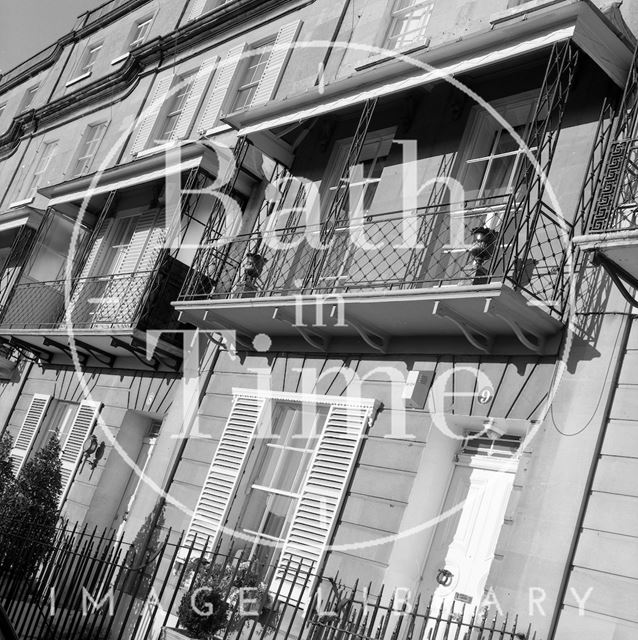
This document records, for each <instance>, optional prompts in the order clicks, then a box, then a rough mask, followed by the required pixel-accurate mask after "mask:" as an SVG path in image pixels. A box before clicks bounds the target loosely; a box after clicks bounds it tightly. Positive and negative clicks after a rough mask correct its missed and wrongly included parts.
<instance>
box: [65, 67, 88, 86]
mask: <svg viewBox="0 0 638 640" xmlns="http://www.w3.org/2000/svg"><path fill="white" fill-rule="evenodd" d="M89 77H91V72H90V71H87V72H86V73H83V74H82V75H81V76H76V77H75V78H71V80H69V81H68V82H67V83H66V84H65V85H64V86H65V87H70V86H71V85H73V84H76V83H77V82H80V81H82V80H86V79H87V78H89Z"/></svg>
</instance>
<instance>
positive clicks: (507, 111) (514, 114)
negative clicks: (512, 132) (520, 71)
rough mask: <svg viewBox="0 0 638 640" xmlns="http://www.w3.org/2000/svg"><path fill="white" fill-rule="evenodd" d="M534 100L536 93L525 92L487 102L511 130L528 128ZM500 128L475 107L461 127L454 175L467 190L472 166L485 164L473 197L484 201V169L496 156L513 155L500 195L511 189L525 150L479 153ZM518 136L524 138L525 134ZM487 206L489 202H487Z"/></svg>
mask: <svg viewBox="0 0 638 640" xmlns="http://www.w3.org/2000/svg"><path fill="white" fill-rule="evenodd" d="M537 100H538V91H537V90H533V91H528V92H525V93H522V94H519V95H516V96H508V97H507V98H503V99H500V100H495V101H493V102H492V103H491V106H492V107H493V108H494V109H495V110H496V111H498V113H500V114H501V116H502V117H503V118H504V119H505V120H506V121H507V122H508V123H509V124H510V125H511V126H512V127H514V128H516V127H519V126H522V125H526V126H528V127H529V126H531V118H532V117H533V115H534V108H535V105H536V101H537ZM502 130H503V127H502V126H501V124H500V122H497V121H496V120H495V118H494V117H493V116H492V115H491V114H489V113H488V112H487V111H486V110H485V109H484V108H483V107H480V106H477V107H475V108H473V110H472V113H471V114H470V117H469V118H468V122H467V125H466V128H465V133H464V135H463V139H462V141H461V147H460V148H461V150H462V153H461V154H459V164H458V165H457V171H456V175H457V176H458V179H459V181H460V183H461V184H463V185H464V186H465V187H466V188H467V178H468V176H469V173H470V171H471V170H472V165H476V164H477V163H479V162H487V163H488V166H487V167H486V170H485V171H484V172H483V177H482V178H481V185H480V187H479V189H478V192H477V193H476V198H470V200H473V199H477V200H478V199H481V198H485V197H486V196H485V194H484V189H485V185H486V179H487V169H488V168H489V166H490V165H491V163H492V161H493V160H494V159H497V158H499V157H505V156H506V155H507V156H516V159H515V162H514V166H513V167H512V170H511V171H510V175H509V180H508V184H507V185H505V186H504V194H506V193H507V192H508V189H511V188H512V186H513V180H515V178H516V174H517V171H518V166H519V164H520V161H521V158H522V157H523V155H524V153H525V151H524V149H522V148H520V147H519V148H517V149H516V150H515V151H513V152H508V153H506V154H502V155H494V154H490V153H489V152H488V153H487V154H486V153H485V152H484V151H481V147H483V148H485V145H486V140H488V139H490V140H491V142H489V143H487V144H488V146H489V148H491V149H493V146H494V139H493V137H494V136H495V135H497V134H498V132H499V131H502ZM521 137H523V138H525V134H523V135H522V136H521ZM488 204H489V203H488ZM499 222H500V221H498V220H497V221H495V223H494V224H493V225H492V228H496V227H497V226H498V223H499Z"/></svg>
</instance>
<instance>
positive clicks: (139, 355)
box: [111, 337, 161, 371]
mask: <svg viewBox="0 0 638 640" xmlns="http://www.w3.org/2000/svg"><path fill="white" fill-rule="evenodd" d="M111 346H113V347H120V348H122V349H126V351H128V352H129V353H130V354H131V355H133V357H134V358H135V359H136V360H138V361H139V362H141V363H142V364H143V365H144V366H145V367H151V368H152V369H154V370H155V371H157V370H158V369H159V367H160V364H161V363H160V360H159V358H157V356H155V355H153V357H152V358H151V359H150V360H148V359H147V358H146V348H145V347H143V346H142V347H141V346H139V345H135V344H133V343H131V344H129V343H128V342H125V341H124V340H120V339H119V338H113V337H111Z"/></svg>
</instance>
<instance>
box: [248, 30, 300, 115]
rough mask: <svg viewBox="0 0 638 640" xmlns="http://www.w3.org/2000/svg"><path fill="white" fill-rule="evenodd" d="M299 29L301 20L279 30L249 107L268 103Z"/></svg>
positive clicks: (275, 88)
mask: <svg viewBox="0 0 638 640" xmlns="http://www.w3.org/2000/svg"><path fill="white" fill-rule="evenodd" d="M300 29H301V20H296V21H295V22H291V23H290V24H287V25H285V26H283V27H282V28H281V29H279V33H278V34H277V38H276V40H275V44H274V45H273V49H272V52H271V54H270V57H269V58H268V62H267V63H266V67H265V69H264V72H263V74H262V76H261V79H260V80H259V84H258V85H257V89H256V90H255V95H254V96H253V99H252V102H251V103H250V106H251V107H255V106H257V105H260V104H264V103H265V102H268V100H270V99H271V98H272V97H273V94H274V93H275V91H276V90H277V87H278V85H279V80H280V79H281V73H282V71H283V69H284V67H285V66H286V63H287V62H288V58H289V57H290V54H291V52H292V47H291V45H292V43H293V42H294V41H295V40H296V39H297V36H298V35H299V30H300Z"/></svg>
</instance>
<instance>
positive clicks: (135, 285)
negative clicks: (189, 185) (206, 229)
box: [95, 211, 166, 326]
mask: <svg viewBox="0 0 638 640" xmlns="http://www.w3.org/2000/svg"><path fill="white" fill-rule="evenodd" d="M161 220H162V218H161V216H160V215H158V213H157V212H156V211H149V212H147V213H143V214H142V215H140V216H138V217H137V219H136V221H135V229H134V231H133V234H132V236H131V240H130V242H129V244H128V247H127V248H126V251H125V252H124V255H123V257H122V259H121V260H120V262H119V264H117V265H116V266H115V270H114V274H113V275H115V276H120V277H115V278H114V279H113V281H112V282H111V283H109V285H108V286H107V287H106V290H105V292H104V301H103V302H102V303H101V304H100V305H99V307H98V308H97V309H96V312H95V319H96V322H97V323H104V324H108V325H114V324H116V325H122V326H127V325H129V324H130V323H132V322H134V320H135V317H136V313H137V311H138V307H139V302H140V300H142V298H143V295H144V290H145V288H146V286H147V285H148V278H149V276H150V274H149V273H148V272H149V271H151V270H152V269H153V268H154V267H155V261H156V260H157V256H158V254H159V252H160V250H161V248H162V245H163V243H164V236H165V233H166V230H165V229H164V227H163V226H162V225H161ZM127 275H128V276H129V277H125V276H127Z"/></svg>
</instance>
